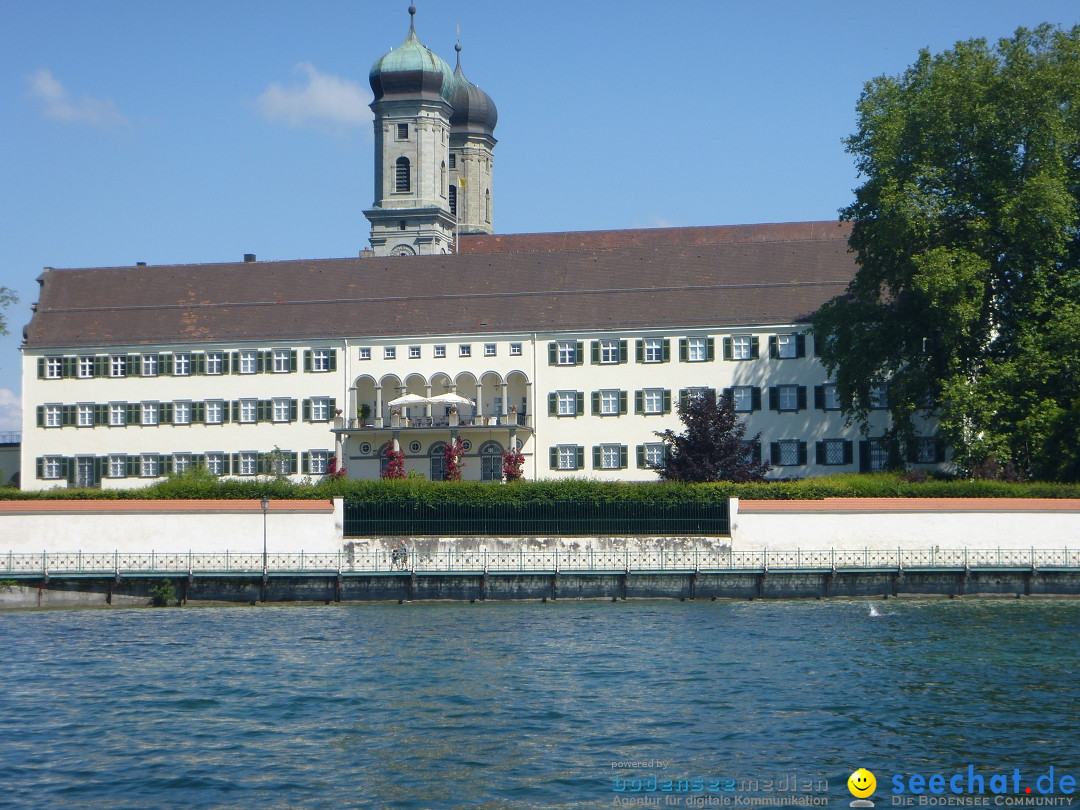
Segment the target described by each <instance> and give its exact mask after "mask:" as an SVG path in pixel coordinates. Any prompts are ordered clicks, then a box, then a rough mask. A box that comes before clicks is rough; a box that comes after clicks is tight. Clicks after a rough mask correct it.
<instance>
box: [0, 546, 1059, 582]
mask: <svg viewBox="0 0 1080 810" xmlns="http://www.w3.org/2000/svg"><path fill="white" fill-rule="evenodd" d="M966 569H970V570H973V571H974V570H979V569H982V570H1014V571H1015V570H1038V569H1042V570H1061V571H1072V570H1080V550H1078V549H1067V548H1064V549H1036V548H1030V549H1004V548H998V549H967V548H959V549H938V548H933V549H894V550H892V551H885V550H877V549H862V550H853V549H827V550H795V551H726V550H723V549H685V550H668V549H650V550H645V551H635V550H631V549H619V550H595V549H582V550H574V549H571V550H567V549H553V550H529V549H518V550H509V551H476V550H473V551H464V550H457V549H447V550H444V551H439V552H436V553H431V554H425V553H420V552H416V551H415V550H410V551H409V553H408V554H407V555H406V557H405V559H404V560H400V559H396V558H395V557H394V556H393V554H392V552H390V551H382V550H378V551H369V552H362V553H361V552H349V551H345V550H343V551H340V552H336V553H317V554H314V553H307V552H304V551H298V552H287V553H282V552H272V553H269V554H268V555H267V557H266V569H265V573H267V574H269V575H275V576H287V575H309V574H310V575H318V574H333V573H342V574H346V573H356V574H365V573H405V572H415V573H417V574H434V573H444V574H454V573H461V574H476V573H489V572H490V573H568V574H569V573H574V572H581V573H590V572H596V573H604V572H607V573H613V572H616V573H625V572H630V571H634V572H642V573H646V572H656V573H665V572H669V573H685V572H704V573H710V572H715V573H724V572H730V573H740V572H744V573H767V572H770V571H772V572H777V573H779V572H783V571H805V572H813V571H818V572H821V571H868V572H873V571H878V572H881V571H901V570H909V571H919V570H922V571H963V570H966ZM262 573H264V569H263V555H262V553H261V552H243V553H237V552H230V551H221V552H194V551H188V552H178V553H163V552H155V551H151V552H145V553H131V552H121V551H114V552H105V553H83V552H70V553H69V552H42V553H40V554H15V553H8V554H7V555H0V579H5V578H6V579H31V578H36V577H42V576H74V577H101V576H177V575H193V576H198V575H213V576H249V575H252V574H262Z"/></svg>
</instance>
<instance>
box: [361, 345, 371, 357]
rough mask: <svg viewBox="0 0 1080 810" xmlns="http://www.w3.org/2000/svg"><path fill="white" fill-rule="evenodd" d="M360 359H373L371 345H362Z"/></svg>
mask: <svg viewBox="0 0 1080 810" xmlns="http://www.w3.org/2000/svg"><path fill="white" fill-rule="evenodd" d="M360 359H361V360H370V359H371V347H370V346H361V347H360Z"/></svg>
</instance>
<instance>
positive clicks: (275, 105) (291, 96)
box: [255, 62, 372, 127]
mask: <svg viewBox="0 0 1080 810" xmlns="http://www.w3.org/2000/svg"><path fill="white" fill-rule="evenodd" d="M295 71H296V72H297V73H301V74H303V76H304V77H305V82H303V83H301V84H297V85H292V86H290V87H283V86H282V85H280V84H277V83H276V82H275V83H273V84H271V85H270V86H269V87H267V88H266V90H264V91H263V93H262V95H260V96H259V97H258V98H257V99H256V100H255V104H256V106H257V107H258V108H259V111H260V112H261V113H262V114H263V116H265V117H266V119H267V120H269V121H274V122H282V123H285V124H288V125H289V126H292V127H302V126H307V125H312V124H314V125H317V124H320V123H327V122H329V123H332V124H339V125H345V126H349V127H355V126H362V125H367V124H370V123H371V119H372V115H371V110H370V109H368V95H369V93H368V91H367V90H366V89H365V88H364V87H362V86H361V85H359V84H357V83H356V82H351V81H349V80H348V79H342V78H341V77H340V76H331V75H329V74H326V73H319V71H318V70H316V69H315V66H314V65H311V64H309V63H307V62H302V63H300V64H299V65H297V66H296V68H295Z"/></svg>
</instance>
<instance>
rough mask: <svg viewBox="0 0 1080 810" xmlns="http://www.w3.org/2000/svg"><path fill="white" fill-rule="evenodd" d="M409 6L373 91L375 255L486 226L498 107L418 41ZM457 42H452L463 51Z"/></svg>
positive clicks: (447, 245) (406, 252) (451, 240)
mask: <svg viewBox="0 0 1080 810" xmlns="http://www.w3.org/2000/svg"><path fill="white" fill-rule="evenodd" d="M415 15H416V8H415V7H414V6H410V7H409V35H408V37H406V39H405V42H403V43H402V44H401V45H400V46H399V47H397V48H395V49H394V50H392V51H390V53H388V54H386V55H384V56H383V57H381V58H380V59H379V60H378V61H377V62H376V63H375V64H374V65H373V66H372V68H371V72H370V73H369V75H368V81H369V83H370V84H371V91H372V93H373V94H374V96H375V98H374V101H372V102H371V110H372V112H374V114H375V122H374V125H375V201H374V202H373V203H372V206H371V208H368V209H366V210H365V211H364V216H366V217H367V218H368V221H370V222H371V247H372V249H373V250H374V252H375V255H376V256H411V255H428V254H434V253H452V252H453V251H454V246H455V236H456V234H457V233H459V232H462V233H474V232H483V233H491V232H492V227H491V223H492V200H491V177H492V149H493V148H494V146H495V138H494V136H493V134H492V133H493V130H494V127H495V122H496V120H497V118H498V113H497V112H496V111H495V104H494V103H493V102H492V101H491V98H490V97H489V96H488V95H487V93H485V92H484V91H482V90H481V89H480V88H479V87H476V86H475V85H473V84H471V83H470V82H469V81H468V80H467V79H466V78H465V74H464V73H462V71H461V60H460V55H459V57H458V66H457V71H456V72H453V71H451V70H450V66H449V65H448V64H447V63H446V62H445V61H443V60H442V59H440V58H439V57H438V56H437V55H436V54H434V53H432V52H431V51H430V50H428V49H427V48H426V47H424V45H422V44H421V42H420V40H419V39H417V36H416V27H415V22H414V17H415ZM460 48H461V46H460V45H458V51H459V54H460Z"/></svg>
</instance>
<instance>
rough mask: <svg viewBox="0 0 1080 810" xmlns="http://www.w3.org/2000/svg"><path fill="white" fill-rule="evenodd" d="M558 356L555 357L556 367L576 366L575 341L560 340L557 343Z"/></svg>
mask: <svg viewBox="0 0 1080 810" xmlns="http://www.w3.org/2000/svg"><path fill="white" fill-rule="evenodd" d="M557 346H558V354H557V355H556V365H560V366H574V365H577V341H575V340H560V341H558V343H557Z"/></svg>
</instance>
